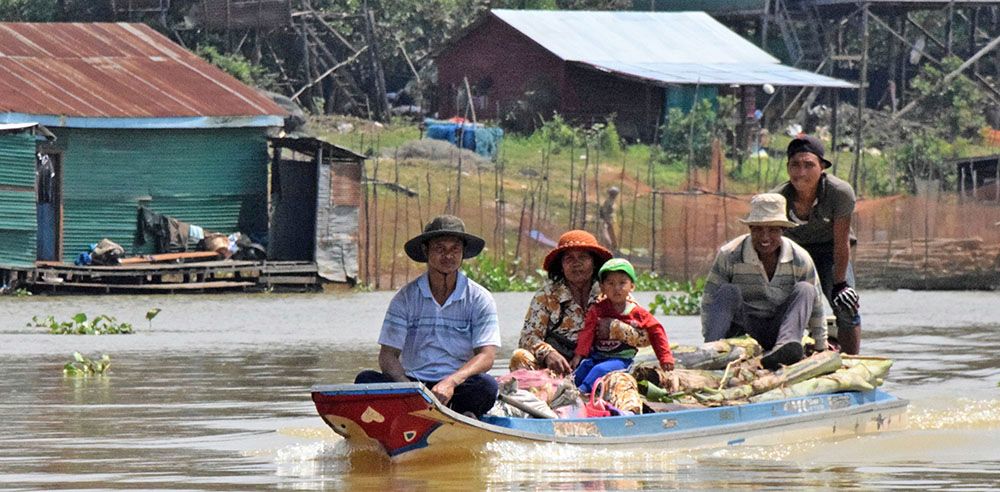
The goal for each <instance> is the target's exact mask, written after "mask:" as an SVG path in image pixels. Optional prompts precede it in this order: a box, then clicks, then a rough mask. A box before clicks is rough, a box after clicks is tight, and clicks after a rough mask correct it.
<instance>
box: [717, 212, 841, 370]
mask: <svg viewBox="0 0 1000 492" xmlns="http://www.w3.org/2000/svg"><path fill="white" fill-rule="evenodd" d="M785 205H786V203H785V197H784V196H782V195H780V194H778V193H762V194H760V195H757V196H755V197H753V199H752V200H751V201H750V214H749V215H747V217H746V218H745V219H741V221H742V222H743V223H744V224H746V225H748V226H749V227H750V233H749V234H744V235H742V236H739V237H737V238H736V239H733V240H732V241H730V242H728V243H726V244H725V245H723V246H722V247H721V248H720V249H719V252H718V254H717V255H716V257H715V263H714V264H713V265H712V270H711V271H710V272H709V274H708V281H707V282H706V285H705V294H704V296H703V297H702V301H701V323H702V324H701V326H702V335H704V337H705V341H706V342H711V341H715V340H719V339H722V338H731V337H735V336H740V335H743V334H747V335H750V336H751V337H753V338H754V339H755V340H757V341H758V342H759V343H760V345H761V347H763V349H764V351H765V354H764V358H763V359H762V360H761V363H762V364H763V365H764V367H765V368H766V369H771V370H774V369H778V368H779V367H780V366H781V365H789V364H794V363H795V362H798V361H800V360H802V358H803V357H804V350H803V347H802V336H803V335H804V334H805V329H806V327H808V328H809V332H810V334H811V336H812V337H813V339H814V340H815V341H816V345H815V350H817V351H820V350H826V324H825V323H824V318H823V301H822V293H821V291H820V285H819V277H818V276H817V275H816V267H815V266H814V265H813V261H812V258H810V257H809V253H807V252H806V250H804V249H802V247H801V246H799V245H797V244H795V242H793V241H792V240H790V239H788V238H786V237H784V231H785V229H788V228H791V227H795V223H794V222H791V221H789V220H788V217H787V216H786V215H785Z"/></svg>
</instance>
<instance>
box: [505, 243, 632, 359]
mask: <svg viewBox="0 0 1000 492" xmlns="http://www.w3.org/2000/svg"><path fill="white" fill-rule="evenodd" d="M611 256H612V255H611V252H610V251H608V250H607V248H605V247H604V246H601V245H600V244H599V243H598V242H597V239H596V238H594V235H593V234H591V233H589V232H587V231H581V230H572V231H569V232H566V233H565V234H563V235H562V236H560V237H559V244H558V245H557V246H556V247H555V248H553V249H552V251H549V253H548V254H547V255H545V261H544V262H543V263H542V267H543V268H544V269H545V271H547V272H548V275H549V279H548V280H547V281H546V282H545V285H543V286H542V288H541V290H539V291H538V292H536V293H535V296H534V297H533V298H532V299H531V305H530V306H529V307H528V313H527V314H526V315H525V317H524V327H522V328H521V338H520V340H519V341H518V347H519V348H518V349H517V350H515V351H514V354H513V355H511V358H510V368H511V370H516V369H540V368H543V367H546V368H549V369H551V370H553V371H555V372H556V373H558V374H569V373H570V372H571V371H572V368H571V367H570V363H569V361H570V360H571V359H572V358H573V352H574V350H575V349H576V341H577V338H578V337H579V336H580V331H581V330H583V320H584V317H585V316H586V314H587V309H588V308H590V306H591V305H592V304H594V303H595V302H597V298H598V295H600V293H601V288H600V285H599V283H598V282H597V272H598V270H599V269H600V268H601V265H603V264H604V262H605V261H607V260H609V259H611ZM596 338H597V339H599V340H602V339H613V340H623V341H627V342H628V344H629V345H632V346H635V347H641V346H645V345H649V340H648V337H646V334H645V332H644V331H642V330H637V329H635V328H633V327H631V326H629V325H627V324H625V323H622V322H620V321H615V320H612V319H611V318H602V319H601V320H600V323H599V324H598V328H597V331H596Z"/></svg>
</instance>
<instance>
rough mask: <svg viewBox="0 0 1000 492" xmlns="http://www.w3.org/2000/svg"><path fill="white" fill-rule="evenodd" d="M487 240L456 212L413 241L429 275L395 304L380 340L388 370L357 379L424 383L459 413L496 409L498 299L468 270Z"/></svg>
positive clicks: (411, 247) (408, 247)
mask: <svg viewBox="0 0 1000 492" xmlns="http://www.w3.org/2000/svg"><path fill="white" fill-rule="evenodd" d="M485 244H486V243H485V241H483V240H482V238H479V237H478V236H475V235H472V234H469V233H467V232H465V223H463V222H462V219H459V218H458V217H455V216H453V215H441V216H438V217H435V218H434V220H432V221H431V222H430V223H429V224H427V226H426V227H424V232H423V233H421V234H419V235H417V236H416V237H414V238H413V239H410V240H409V241H407V242H406V244H405V245H404V246H403V249H404V250H405V251H406V254H407V256H409V257H410V259H412V260H413V261H416V262H419V263H426V264H427V272H426V273H424V274H423V275H421V276H419V277H417V279H416V280H413V281H412V282H410V283H408V284H406V285H404V286H403V287H402V288H401V289H399V292H397V293H396V295H395V297H393V298H392V302H390V303H389V308H388V309H387V310H386V313H385V321H384V322H383V323H382V332H381V334H380V335H379V338H378V343H379V344H380V345H381V349H380V351H379V355H378V363H379V369H381V371H382V372H376V371H363V372H362V373H360V374H358V376H357V378H355V380H354V382H355V383H357V384H370V383H389V382H407V381H420V382H422V383H424V384H425V385H427V387H428V388H430V390H431V392H432V393H434V396H436V397H437V398H438V400H440V401H441V403H443V404H445V405H448V406H449V407H451V408H452V409H453V410H455V411H457V412H459V413H465V414H469V415H474V416H476V417H478V416H480V415H482V414H484V413H486V412H487V411H489V409H490V408H493V404H494V403H495V402H496V398H497V383H496V380H495V379H494V378H493V377H492V376H490V375H489V374H486V372H487V371H489V370H490V369H491V368H492V367H493V360H494V359H495V358H496V353H497V350H498V349H499V348H500V328H499V325H498V324H497V308H496V302H495V301H494V300H493V295H492V294H490V292H489V291H487V290H486V289H485V288H484V287H483V286H481V285H479V284H477V283H476V282H474V281H473V280H471V279H469V278H468V277H466V276H465V274H463V273H462V272H461V271H460V268H461V266H462V260H463V259H466V258H472V257H475V256H476V255H478V254H479V253H480V252H481V251H482V250H483V247H484V246H485Z"/></svg>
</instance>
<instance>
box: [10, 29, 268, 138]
mask: <svg viewBox="0 0 1000 492" xmlns="http://www.w3.org/2000/svg"><path fill="white" fill-rule="evenodd" d="M0 113H17V114H22V115H24V114H27V115H51V116H58V117H69V118H117V119H130V120H135V119H144V118H195V117H201V118H204V117H210V118H215V119H218V118H220V117H221V118H244V119H245V118H248V117H249V118H257V120H256V121H273V118H269V119H260V118H259V117H266V116H279V117H280V116H284V115H285V111H284V110H283V109H282V108H281V107H279V106H278V105H277V104H275V103H274V102H272V101H271V100H270V98H268V97H266V96H264V95H262V94H260V93H258V92H257V91H256V90H255V89H254V88H252V87H248V86H247V85H245V84H243V83H241V82H240V81H238V80H236V79H235V78H233V77H232V76H230V75H228V74H226V73H225V72H223V71H222V70H219V69H218V68H216V67H214V66H213V65H211V64H209V63H208V62H206V61H204V60H202V59H201V58H199V57H198V56H196V55H194V54H193V53H191V52H189V51H187V50H186V49H184V48H182V47H180V46H178V45H177V44H175V43H174V42H173V41H171V40H170V39H168V38H167V37H165V36H163V35H162V34H160V33H158V32H156V31H155V30H153V29H152V28H150V27H149V26H147V25H145V24H129V23H114V24H112V23H93V24H87V23H0ZM279 124H280V123H279ZM253 126H257V125H253Z"/></svg>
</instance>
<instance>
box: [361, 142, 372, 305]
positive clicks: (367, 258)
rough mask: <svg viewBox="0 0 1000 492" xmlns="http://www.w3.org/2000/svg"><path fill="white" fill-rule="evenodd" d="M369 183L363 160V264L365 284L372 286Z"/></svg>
mask: <svg viewBox="0 0 1000 492" xmlns="http://www.w3.org/2000/svg"><path fill="white" fill-rule="evenodd" d="M368 181H369V180H368V174H367V169H366V167H365V161H364V160H362V161H361V193H362V197H361V199H362V202H361V203H362V206H363V207H364V213H365V236H364V238H365V254H364V258H363V263H362V264H363V266H364V269H363V270H362V271H363V272H364V283H365V285H366V286H367V285H371V269H370V268H371V244H372V241H371V230H372V226H371V213H370V210H369V208H368V200H369V196H368Z"/></svg>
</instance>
